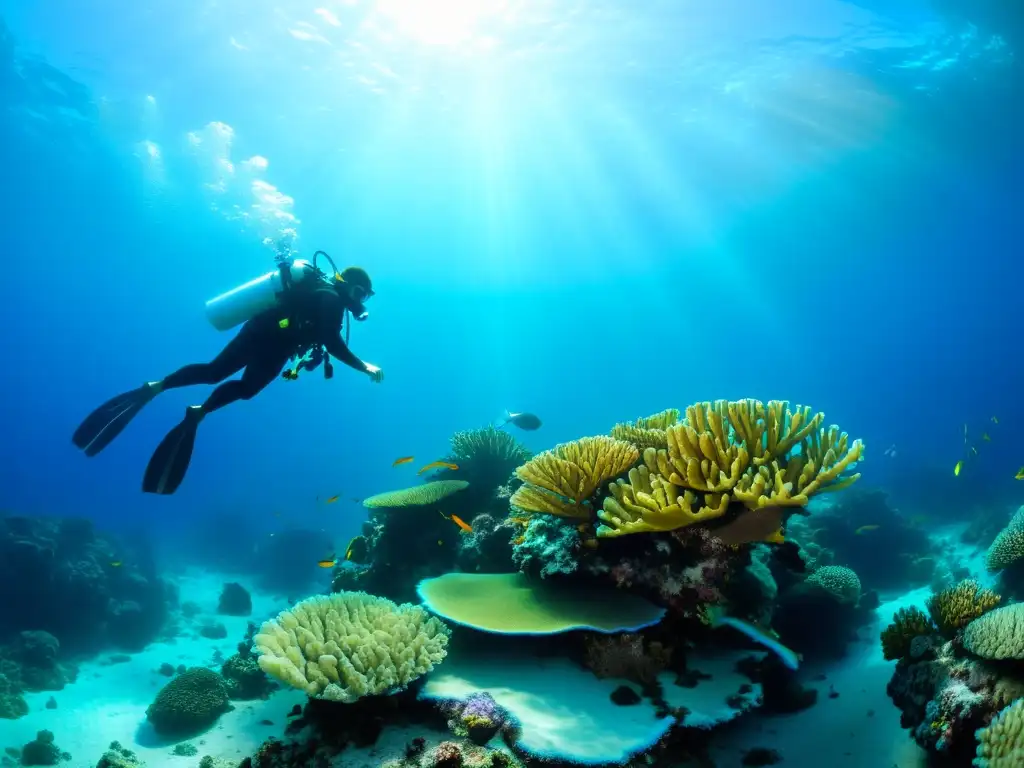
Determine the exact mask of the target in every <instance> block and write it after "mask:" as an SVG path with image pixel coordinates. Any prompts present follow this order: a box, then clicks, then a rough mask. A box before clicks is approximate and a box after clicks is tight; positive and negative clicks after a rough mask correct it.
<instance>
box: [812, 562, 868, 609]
mask: <svg viewBox="0 0 1024 768" xmlns="http://www.w3.org/2000/svg"><path fill="white" fill-rule="evenodd" d="M807 581H808V583H810V584H817V585H818V586H819V587H822V588H823V589H825V590H827V591H828V592H829V593H831V594H832V595H833V596H834V597H835V598H836V599H837V600H839V601H840V602H843V603H856V602H857V601H858V600H860V578H859V577H858V576H857V574H856V573H854V572H853V571H852V570H850V569H849V568H845V567H843V566H841V565H826V566H825V567H824V568H819V569H818V570H816V571H815V572H814V573H812V574H811V575H810V576H808V577H807Z"/></svg>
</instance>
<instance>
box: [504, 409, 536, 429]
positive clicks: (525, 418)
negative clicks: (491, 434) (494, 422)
mask: <svg viewBox="0 0 1024 768" xmlns="http://www.w3.org/2000/svg"><path fill="white" fill-rule="evenodd" d="M506 424H511V425H512V426H513V427H519V429H522V430H525V431H526V432H532V431H533V430H535V429H540V425H541V421H540V417H539V416H536V415H535V414H532V413H512V411H505V421H504V422H502V424H501V426H505V425H506Z"/></svg>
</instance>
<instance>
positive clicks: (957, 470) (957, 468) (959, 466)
mask: <svg viewBox="0 0 1024 768" xmlns="http://www.w3.org/2000/svg"><path fill="white" fill-rule="evenodd" d="M963 468H964V463H963V462H962V461H958V462H957V463H956V466H955V467H953V477H960V470H961V469H963Z"/></svg>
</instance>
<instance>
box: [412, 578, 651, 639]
mask: <svg viewBox="0 0 1024 768" xmlns="http://www.w3.org/2000/svg"><path fill="white" fill-rule="evenodd" d="M416 592H417V594H419V596H420V599H421V600H422V601H423V605H425V606H426V607H427V608H428V609H430V610H431V611H433V612H434V613H436V614H438V615H440V616H443V617H444V618H446V619H449V620H451V621H454V622H455V623H457V624H462V625H465V626H467V627H473V628H474V629H479V630H482V631H484V632H494V633H496V634H507V635H553V634H558V633H561V632H569V631H572V630H574V629H590V630H593V631H595V632H623V631H633V630H638V629H642V628H643V627H649V626H651V625H653V624H657V623H658V622H659V621H661V619H662V617H663V616H664V615H665V609H664V608H659V607H658V606H656V605H654V604H653V603H650V602H648V601H647V600H645V599H643V598H642V597H637V596H636V595H630V594H628V593H626V592H624V591H622V590H616V589H607V588H600V587H585V586H575V585H573V586H551V585H550V583H549V582H546V581H545V582H542V581H540V580H537V579H529V578H527V577H526V576H524V575H523V574H521V573H446V574H445V575H444V576H438V577H437V578H434V579H424V580H423V581H421V582H420V583H419V585H418V586H417V587H416Z"/></svg>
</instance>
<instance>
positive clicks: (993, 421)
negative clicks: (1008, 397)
mask: <svg viewBox="0 0 1024 768" xmlns="http://www.w3.org/2000/svg"><path fill="white" fill-rule="evenodd" d="M992 423H993V424H998V423H999V419H997V418H996V417H995V416H993V417H992Z"/></svg>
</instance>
